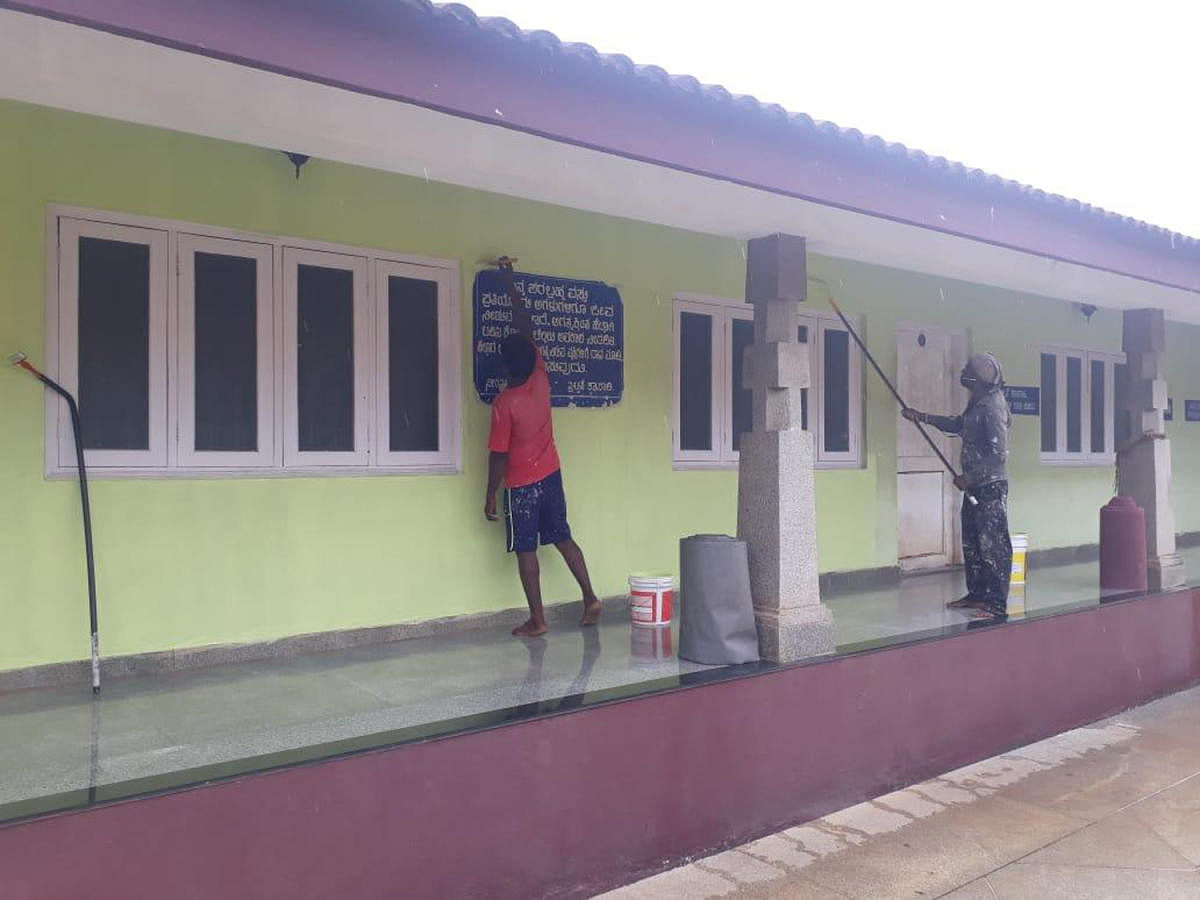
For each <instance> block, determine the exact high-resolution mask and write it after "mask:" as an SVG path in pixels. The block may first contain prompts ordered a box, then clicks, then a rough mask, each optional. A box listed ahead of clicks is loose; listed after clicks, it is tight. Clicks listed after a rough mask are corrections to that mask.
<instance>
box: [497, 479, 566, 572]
mask: <svg viewBox="0 0 1200 900" xmlns="http://www.w3.org/2000/svg"><path fill="white" fill-rule="evenodd" d="M504 519H505V522H506V523H507V525H508V552H509V553H532V552H533V551H535V550H537V548H538V541H539V539H540V541H541V543H542V545H543V546H545V545H546V544H561V543H562V542H563V541H566V540H570V538H571V526H570V525H568V524H567V497H566V494H564V493H563V482H562V470H561V469H560V470H558V471H556V472H554V474H552V475H547V476H546V477H545V478H543V479H542V480H541V481H537V482H534V483H533V484H527V485H524V486H523V487H517V488H509V489H508V490H506V491H505V492H504Z"/></svg>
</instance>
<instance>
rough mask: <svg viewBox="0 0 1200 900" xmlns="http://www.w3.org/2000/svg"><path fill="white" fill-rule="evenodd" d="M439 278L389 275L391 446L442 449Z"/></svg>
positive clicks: (403, 448) (411, 448)
mask: <svg viewBox="0 0 1200 900" xmlns="http://www.w3.org/2000/svg"><path fill="white" fill-rule="evenodd" d="M437 289H438V286H437V283H436V282H433V281H422V280H418V279H416V278H402V277H400V276H398V275H392V276H390V277H389V278H388V416H389V419H388V421H389V423H390V424H389V433H390V435H391V438H390V440H389V442H388V443H389V449H390V450H393V451H405V450H437V449H438V295H437Z"/></svg>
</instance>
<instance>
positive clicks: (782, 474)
mask: <svg viewBox="0 0 1200 900" xmlns="http://www.w3.org/2000/svg"><path fill="white" fill-rule="evenodd" d="M806 268H807V267H806V256H805V245H804V239H803V238H800V237H793V236H791V235H773V236H771V237H765V238H757V239H755V240H752V241H750V244H749V248H748V254H747V265H746V300H747V302H749V303H751V304H753V305H754V344H753V345H752V346H751V347H750V348H749V350H748V351H747V352H746V354H745V357H744V360H743V366H744V369H743V372H742V377H743V381H742V383H743V384H745V385H747V386H749V387H750V388H751V389H752V391H753V406H752V408H753V425H752V430H751V431H750V432H749V433H748V434H743V435H742V436H741V445H740V453H739V456H740V462H739V464H738V537H739V538H740V539H741V540H743V541H745V542H746V545H747V549H748V551H749V556H750V592H751V595H752V597H753V598H754V617H755V621H756V623H757V625H758V640H759V652H760V653H761V654H762V656H763V658H765V659H770V660H773V661H776V662H787V661H789V660H796V659H802V658H804V657H807V656H815V655H819V654H823V653H832V652H833V650H834V631H833V617H832V616H831V615H830V612H829V609H828V608H827V607H825V606H824V605H823V604H822V603H821V596H820V588H819V585H818V579H817V520H816V503H815V498H814V487H813V455H814V447H813V438H812V434H811V433H810V432H808V431H805V430H804V429H803V428H802V427H801V421H802V420H801V405H800V392H801V390H802V389H804V388H806V387H808V384H809V362H808V347H807V346H806V345H805V344H801V343H800V342H799V339H798V326H799V315H800V303H801V301H802V300H803V299H804V297H805V293H806V280H807V277H806Z"/></svg>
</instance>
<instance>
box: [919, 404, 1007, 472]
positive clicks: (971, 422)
mask: <svg viewBox="0 0 1200 900" xmlns="http://www.w3.org/2000/svg"><path fill="white" fill-rule="evenodd" d="M926 421H928V422H929V424H930V425H933V426H934V427H935V428H937V429H939V430H940V431H944V432H945V433H946V434H953V435H957V436H958V437H961V438H962V442H963V444H962V471H963V475H965V476H966V479H967V486H968V487H981V486H983V485H985V484H991V483H992V482H994V481H1005V480H1007V478H1008V472H1007V470H1006V468H1005V462H1006V461H1007V460H1008V426H1009V425H1011V424H1012V413H1011V412H1010V411H1009V409H1008V401H1007V400H1006V399H1005V398H1004V391H1003V390H1002V389H1001V388H1000V387H994V388H992V389H991V390H990V391H988V392H987V393H986V394H984V395H983V396H982V397H980V398H979V399H978V400H975V401H972V402H971V403H969V404H968V405H967V408H966V410H964V412H963V414H962V415H961V416H927V417H926Z"/></svg>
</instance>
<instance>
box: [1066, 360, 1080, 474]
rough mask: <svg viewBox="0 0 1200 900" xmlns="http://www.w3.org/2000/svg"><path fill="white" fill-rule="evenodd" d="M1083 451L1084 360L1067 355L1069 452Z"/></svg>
mask: <svg viewBox="0 0 1200 900" xmlns="http://www.w3.org/2000/svg"><path fill="white" fill-rule="evenodd" d="M1082 451H1083V360H1081V359H1080V358H1079V357H1077V356H1068V357H1067V452H1068V453H1080V452H1082Z"/></svg>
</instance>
